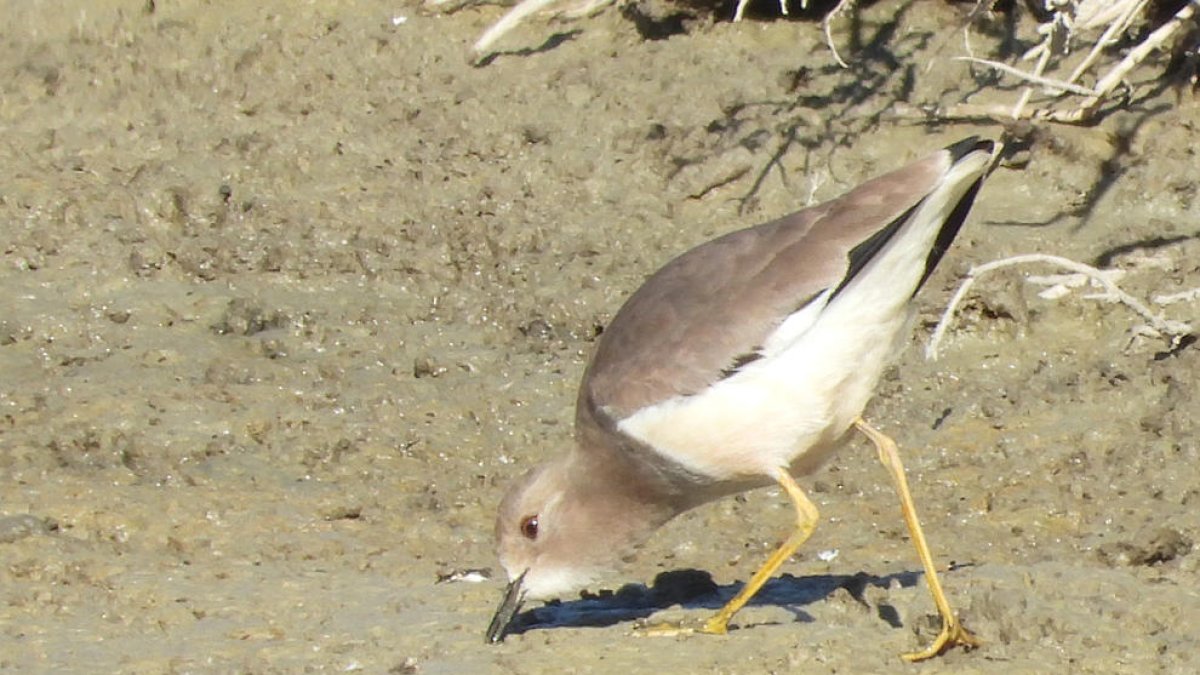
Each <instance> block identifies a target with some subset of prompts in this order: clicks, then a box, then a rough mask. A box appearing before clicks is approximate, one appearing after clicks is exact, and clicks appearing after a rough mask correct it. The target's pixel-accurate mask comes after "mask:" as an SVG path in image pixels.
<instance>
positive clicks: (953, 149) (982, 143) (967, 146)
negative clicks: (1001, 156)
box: [946, 136, 996, 163]
mask: <svg viewBox="0 0 1200 675" xmlns="http://www.w3.org/2000/svg"><path fill="white" fill-rule="evenodd" d="M995 149H996V142H995V141H993V140H992V139H990V138H980V137H978V136H968V137H966V138H964V139H962V140H961V141H958V142H957V143H952V144H950V145H947V146H946V152H948V153H950V161H951V163H957V162H958V161H959V160H961V159H962V158H963V157H966V156H967V155H969V154H971V153H972V152H979V151H983V152H986V153H988V154H989V155H990V154H992V153H993V152H994V151H995Z"/></svg>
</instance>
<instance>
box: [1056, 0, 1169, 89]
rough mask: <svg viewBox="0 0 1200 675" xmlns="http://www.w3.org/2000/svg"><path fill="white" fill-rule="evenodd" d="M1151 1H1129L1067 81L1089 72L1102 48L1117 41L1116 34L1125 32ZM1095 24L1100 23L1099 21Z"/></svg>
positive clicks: (1074, 79) (1072, 80)
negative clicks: (1123, 10)
mask: <svg viewBox="0 0 1200 675" xmlns="http://www.w3.org/2000/svg"><path fill="white" fill-rule="evenodd" d="M1149 1H1150V0H1136V1H1134V2H1129V3H1128V6H1127V7H1126V9H1125V12H1124V13H1123V14H1121V15H1120V16H1119V17H1117V18H1116V19H1115V20H1113V21H1112V22H1111V23H1110V24H1108V28H1107V29H1106V30H1105V31H1104V34H1103V35H1101V36H1100V39H1099V40H1096V44H1094V45H1092V51H1090V52H1088V55H1087V58H1085V59H1084V60H1083V62H1082V63H1080V64H1079V66H1077V67H1076V68H1075V71H1074V72H1072V73H1071V76H1070V77H1068V78H1067V82H1075V81H1076V80H1078V79H1079V78H1080V76H1082V75H1083V74H1084V73H1085V72H1087V69H1088V68H1091V67H1092V64H1093V63H1095V61H1096V59H1097V58H1099V56H1100V50H1102V49H1104V48H1105V47H1107V46H1108V45H1109V44H1111V43H1112V42H1114V41H1116V36H1117V35H1120V34H1121V33H1124V32H1125V29H1126V28H1128V27H1129V24H1130V22H1132V21H1133V17H1135V16H1137V15H1138V13H1140V12H1141V11H1142V9H1143V8H1144V7H1145V6H1146V3H1148V2H1149ZM1095 25H1100V24H1099V23H1097V24H1095Z"/></svg>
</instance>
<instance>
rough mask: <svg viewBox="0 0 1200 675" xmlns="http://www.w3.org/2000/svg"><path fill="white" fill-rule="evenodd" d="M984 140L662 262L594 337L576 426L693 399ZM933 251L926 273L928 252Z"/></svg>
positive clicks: (859, 261) (867, 249)
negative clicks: (596, 341) (669, 400)
mask: <svg viewBox="0 0 1200 675" xmlns="http://www.w3.org/2000/svg"><path fill="white" fill-rule="evenodd" d="M985 145H986V146H987V148H989V149H990V142H987V141H983V142H980V141H978V140H977V139H968V140H967V141H963V142H961V143H958V144H955V145H954V146H952V147H951V148H948V149H947V150H943V151H940V152H938V153H936V154H933V155H931V156H929V157H927V158H925V159H922V160H919V161H917V162H915V163H913V164H910V165H908V166H906V167H904V168H902V169H900V170H898V171H894V172H891V173H888V174H885V175H883V176H880V177H878V178H875V179H873V180H871V181H868V182H866V183H863V184H862V185H860V186H858V187H856V188H854V189H853V190H851V191H850V192H848V193H846V194H845V195H843V196H842V197H839V198H837V199H835V200H832V201H829V202H825V203H823V204H819V205H817V206H814V207H812V208H808V209H804V210H802V211H799V212H796V213H793V214H791V215H789V216H785V217H783V218H780V219H779V220H775V221H772V222H769V223H766V224H763V225H759V226H757V227H752V228H748V229H745V230H740V231H737V232H733V233H731V234H728V235H725V236H723V237H720V238H718V239H715V240H713V241H710V242H708V243H706V244H703V245H701V246H699V247H697V248H694V249H692V250H690V251H688V252H686V253H684V254H683V255H681V256H679V257H678V258H675V259H674V260H672V261H671V262H669V263H668V264H667V265H666V266H664V267H663V268H662V269H660V270H659V271H658V272H656V273H655V274H653V275H652V276H651V277H650V278H649V279H648V280H647V281H646V282H645V283H644V284H643V285H642V287H641V288H639V289H638V290H637V291H636V292H635V293H634V294H633V295H632V296H631V297H630V298H629V300H628V301H627V302H626V303H625V305H624V306H623V307H621V309H620V311H618V312H617V315H616V317H614V319H613V321H612V323H611V324H610V325H609V327H608V328H607V330H605V332H604V334H603V336H602V337H601V339H600V343H599V345H598V346H597V349H596V352H595V354H594V355H593V356H592V361H591V363H590V365H589V366H588V370H587V373H586V374H585V376H584V381H583V385H582V386H581V388H580V394H579V401H578V411H577V412H578V415H577V418H578V419H577V421H578V422H584V421H590V422H593V423H595V422H600V423H601V424H602V426H608V425H607V424H604V423H603V422H602V420H601V419H598V418H599V417H606V418H610V421H611V420H619V419H622V418H624V417H627V416H629V415H630V414H632V413H634V412H636V411H637V410H639V409H641V408H643V407H645V406H648V405H652V404H655V403H658V402H660V401H662V400H664V399H667V398H670V397H673V396H680V395H690V394H695V393H697V392H699V391H702V390H703V389H704V388H706V387H708V386H709V385H710V384H712V383H713V382H715V381H717V380H719V379H720V378H721V377H723V375H724V374H726V373H728V371H729V370H730V369H731V368H735V367H736V366H737V365H739V361H742V360H747V359H753V358H754V354H755V352H756V350H757V349H758V348H760V347H761V346H762V343H763V341H764V340H765V339H766V338H767V336H768V335H770V333H771V332H772V331H773V330H774V329H775V328H776V327H778V326H779V325H780V323H782V321H783V320H784V319H786V318H787V317H788V316H789V315H791V314H792V313H794V312H796V311H797V310H799V309H800V308H802V307H803V306H804V305H805V304H807V303H808V302H809V301H811V300H812V299H813V298H815V297H817V296H818V295H819V294H820V293H821V292H822V291H824V290H825V289H828V288H836V287H838V286H839V284H840V283H841V282H843V280H844V279H846V278H847V277H848V276H852V275H853V274H854V272H855V271H857V269H861V267H862V265H864V264H865V263H866V261H867V260H869V259H870V257H871V256H872V255H873V254H874V253H875V252H877V251H878V250H879V249H880V248H882V246H883V244H885V243H886V241H887V238H888V237H889V236H890V231H892V230H894V228H895V226H896V225H897V223H898V221H900V220H901V219H902V217H903V216H904V214H906V212H908V211H909V210H910V209H912V208H913V207H914V206H916V205H917V204H918V203H919V202H920V201H921V200H922V199H923V198H924V197H926V195H928V194H929V192H930V191H931V190H932V189H933V188H934V187H935V186H936V185H937V184H938V182H939V181H940V180H941V179H942V177H943V175H944V174H945V172H946V170H947V169H948V168H949V167H950V166H951V164H952V163H953V162H954V161H956V160H957V159H958V158H960V157H962V156H964V155H966V154H967V153H968V152H970V151H973V150H977V149H983V146H985ZM968 201H969V200H968ZM963 215H964V216H965V212H964V213H963ZM958 224H961V219H960V220H959V223H956V224H954V225H953V228H952V231H950V232H949V233H948V236H939V237H938V242H937V244H938V247H940V248H943V249H944V247H945V246H946V245H948V244H949V239H951V238H953V235H954V232H955V231H956V230H957V227H958ZM945 234H946V233H943V235H945ZM935 253H937V255H934V254H933V253H931V256H930V261H929V265H930V267H931V266H932V265H936V263H937V258H938V257H940V253H939V252H936V251H935ZM601 411H603V413H604V414H600V412H601Z"/></svg>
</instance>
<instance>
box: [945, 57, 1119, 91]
mask: <svg viewBox="0 0 1200 675" xmlns="http://www.w3.org/2000/svg"><path fill="white" fill-rule="evenodd" d="M954 60H955V61H970V62H972V63H979V64H982V65H985V66H989V67H991V68H995V69H996V70H999V71H1000V72H1002V73H1008V74H1009V75H1012V76H1013V77H1017V78H1020V79H1022V80H1025V81H1026V82H1033V83H1034V84H1040V85H1042V86H1043V87H1046V88H1048V89H1058V90H1060V91H1065V92H1070V93H1072V94H1079V95H1080V96H1097V95H1099V93H1100V92H1099V91H1098V90H1093V89H1088V88H1087V87H1081V86H1079V85H1077V84H1071V83H1070V82H1064V81H1062V80H1055V79H1052V78H1049V77H1042V76H1040V75H1035V74H1033V73H1027V72H1025V71H1023V70H1021V69H1020V68H1013V67H1012V66H1010V65H1008V64H1006V63H1000V62H999V61H991V60H988V59H977V58H975V57H974V56H956V57H954Z"/></svg>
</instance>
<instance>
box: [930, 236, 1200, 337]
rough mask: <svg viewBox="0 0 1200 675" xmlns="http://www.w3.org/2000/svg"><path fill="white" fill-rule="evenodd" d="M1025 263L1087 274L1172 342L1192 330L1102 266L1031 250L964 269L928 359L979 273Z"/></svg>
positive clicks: (934, 335)
mask: <svg viewBox="0 0 1200 675" xmlns="http://www.w3.org/2000/svg"><path fill="white" fill-rule="evenodd" d="M1027 263H1046V264H1051V265H1057V266H1059V267H1062V268H1064V269H1068V270H1070V271H1072V272H1075V273H1077V274H1083V275H1086V276H1087V277H1088V278H1090V279H1092V280H1094V281H1095V282H1096V283H1098V284H1100V286H1102V287H1103V288H1104V290H1105V291H1106V294H1105V295H1103V296H1096V297H1099V298H1102V299H1111V300H1113V301H1115V302H1119V303H1121V304H1123V305H1125V306H1126V307H1128V308H1130V309H1131V310H1133V311H1134V312H1135V313H1137V314H1138V315H1139V316H1141V317H1142V318H1143V319H1145V320H1146V322H1147V323H1148V324H1149V327H1150V328H1151V329H1152V330H1153V333H1154V334H1156V335H1158V336H1162V337H1168V338H1170V340H1171V342H1172V343H1173V344H1175V343H1178V341H1179V340H1181V339H1182V338H1183V337H1184V336H1185V335H1188V334H1190V333H1191V332H1192V327H1191V326H1190V325H1189V324H1187V323H1184V322H1182V321H1174V320H1171V319H1167V318H1164V317H1163V316H1162V315H1161V314H1155V313H1154V312H1152V311H1151V310H1150V308H1149V307H1147V306H1146V305H1145V304H1144V303H1143V302H1142V301H1140V300H1138V299H1137V298H1135V297H1133V296H1132V295H1130V294H1128V293H1126V292H1125V291H1123V290H1121V288H1120V287H1119V286H1117V284H1116V283H1115V282H1113V280H1112V279H1110V278H1109V275H1107V274H1105V273H1104V271H1103V270H1098V269H1096V268H1095V267H1092V266H1091V265H1085V264H1083V263H1081V262H1076V261H1074V260H1070V259H1069V258H1062V257H1059V256H1056V255H1047V254H1043V253H1031V254H1027V255H1017V256H1013V257H1011V258H1003V259H1001V260H993V261H992V262H989V263H984V264H983V265H978V266H976V267H972V268H971V271H969V272H967V278H966V280H965V281H963V283H962V285H961V286H959V287H958V290H957V291H956V292H955V293H954V297H952V298H951V299H950V302H949V304H947V305H946V309H945V311H944V312H942V318H941V319H939V320H938V324H937V327H936V328H935V329H934V331H933V336H932V337H930V338H929V345H928V346H926V347H925V358H927V359H929V360H930V361H936V360H937V357H938V347H939V346H940V345H941V342H942V338H943V337H944V336H945V334H946V330H947V329H948V328H949V327H950V322H951V320H952V319H953V318H954V313H955V312H956V311H957V310H958V306H959V305H960V304H961V303H962V301H963V299H964V298H965V297H966V296H967V292H968V291H970V290H971V286H972V285H974V283H975V280H976V279H978V278H979V277H980V275H982V274H984V273H985V272H991V271H993V270H998V269H1001V268H1004V267H1010V266H1012V265H1021V264H1027Z"/></svg>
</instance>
